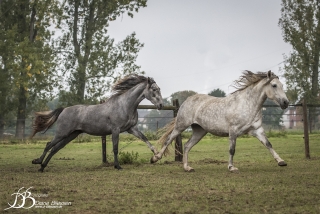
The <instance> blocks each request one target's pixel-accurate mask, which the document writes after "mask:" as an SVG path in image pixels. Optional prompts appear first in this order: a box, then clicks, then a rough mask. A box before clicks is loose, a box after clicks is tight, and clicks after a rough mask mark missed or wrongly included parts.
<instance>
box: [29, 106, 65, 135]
mask: <svg viewBox="0 0 320 214" xmlns="http://www.w3.org/2000/svg"><path fill="white" fill-rule="evenodd" d="M63 110H64V108H57V109H56V110H53V111H43V112H36V113H35V115H36V117H35V119H34V121H33V124H32V128H33V133H32V135H31V137H30V138H32V137H33V136H34V135H35V134H36V133H38V132H41V131H44V132H43V133H45V132H46V131H47V130H48V129H49V128H50V127H51V126H52V125H53V124H54V123H55V122H56V120H57V119H58V117H59V115H60V114H61V112H62V111H63Z"/></svg>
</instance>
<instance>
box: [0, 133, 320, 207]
mask: <svg viewBox="0 0 320 214" xmlns="http://www.w3.org/2000/svg"><path fill="white" fill-rule="evenodd" d="M302 137H303V135H302V134H295V135H291V134H286V135H285V136H282V137H277V138H275V137H270V138H269V140H270V142H271V143H272V145H273V147H274V149H275V150H276V151H277V153H278V154H279V155H280V156H281V157H282V158H283V159H284V160H285V161H286V162H287V163H288V166H287V167H279V166H277V164H276V162H275V161H274V160H273V158H272V156H271V154H270V153H269V152H268V150H267V149H265V148H264V147H263V146H262V144H261V143H260V142H259V141H258V140H257V139H255V138H252V137H243V138H239V139H238V140H237V148H236V155H235V158H234V161H235V166H236V167H238V168H239V171H240V172H239V173H237V174H236V173H230V172H229V171H228V169H227V160H228V147H229V145H228V144H229V143H228V139H227V138H214V137H210V136H207V137H205V138H204V139H203V140H202V141H200V142H199V143H198V144H197V145H196V146H194V148H193V149H192V150H191V152H190V153H189V162H190V165H191V166H192V167H193V168H194V169H195V172H194V173H186V172H184V170H183V168H182V164H181V163H176V162H173V159H174V157H173V152H171V153H172V154H171V155H170V156H168V157H165V158H163V159H162V160H160V161H159V162H158V163H156V164H153V165H151V164H149V163H146V162H149V159H150V157H151V156H152V154H151V152H150V151H149V149H148V148H147V146H146V145H145V143H143V142H140V141H132V139H127V138H122V142H121V144H120V146H119V148H123V149H122V150H121V152H123V153H125V154H136V153H138V154H139V155H138V157H137V159H136V161H135V163H134V164H126V165H122V167H123V168H124V169H123V170H121V171H118V170H115V169H114V168H113V167H112V166H109V167H106V166H103V165H101V160H102V157H101V142H100V141H99V140H100V139H99V138H90V139H87V140H88V141H90V142H88V143H87V142H84V141H83V140H78V141H77V140H75V141H74V142H72V143H70V144H68V145H67V146H66V147H65V148H64V149H62V150H61V151H59V153H57V154H56V155H55V156H53V158H52V159H51V161H50V162H49V165H48V167H47V168H46V169H45V172H44V173H39V172H38V171H37V170H38V168H39V165H32V164H31V160H32V159H34V158H37V157H39V156H40V155H41V154H42V151H43V148H44V147H45V141H27V142H25V143H23V144H22V143H19V142H16V143H15V144H13V143H8V142H6V143H2V144H0V174H1V182H0V213H1V212H2V211H3V210H4V209H5V208H7V207H8V204H7V203H11V204H12V203H13V200H14V196H12V195H11V194H13V193H14V192H16V191H17V190H18V189H19V188H21V187H26V188H29V187H33V188H32V189H30V191H31V192H32V193H33V194H46V195H47V197H41V198H36V199H37V200H38V201H44V202H47V201H49V202H50V203H51V201H60V202H71V203H72V206H64V207H62V208H60V209H49V208H44V209H40V208H31V209H29V210H23V209H10V210H7V211H3V212H4V213H320V203H319V201H320V191H319V189H320V182H319V174H320V173H319V169H320V167H319V166H320V146H319V143H320V134H313V135H310V154H311V159H305V157H304V144H303V138H302ZM107 142H108V143H107V153H108V156H110V158H111V159H112V155H111V151H112V149H111V143H110V139H108V140H107ZM184 142H185V140H184ZM152 144H155V142H154V141H152ZM111 159H109V160H111Z"/></svg>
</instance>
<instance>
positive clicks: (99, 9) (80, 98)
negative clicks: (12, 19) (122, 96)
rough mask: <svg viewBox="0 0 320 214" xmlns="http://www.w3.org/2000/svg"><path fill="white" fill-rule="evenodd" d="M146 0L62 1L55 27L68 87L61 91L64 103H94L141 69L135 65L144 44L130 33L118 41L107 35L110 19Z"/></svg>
mask: <svg viewBox="0 0 320 214" xmlns="http://www.w3.org/2000/svg"><path fill="white" fill-rule="evenodd" d="M146 1H147V0H108V1H105V0H91V1H85V0H64V1H63V8H64V11H63V14H62V15H61V17H60V21H59V24H58V25H57V27H59V28H60V29H62V36H61V37H60V39H59V47H60V49H61V51H60V52H59V54H60V60H61V63H60V64H61V65H62V66H61V68H60V69H61V70H62V71H63V76H65V77H66V81H67V85H68V88H64V90H65V93H62V94H60V97H61V101H62V103H64V105H74V104H80V103H95V102H97V98H99V97H101V96H103V95H104V94H105V93H106V92H107V91H108V90H109V89H110V86H111V84H112V83H114V82H115V81H116V80H117V79H118V78H120V77H121V76H123V75H127V74H131V73H143V72H140V70H139V69H140V67H139V66H137V65H136V64H135V61H136V58H137V53H138V52H139V50H140V49H141V48H142V47H143V44H142V43H140V42H139V41H138V39H136V34H135V33H132V34H131V35H129V36H127V37H126V38H125V39H124V40H123V41H122V42H120V43H119V44H114V40H113V39H111V38H110V37H109V36H108V35H107V32H108V25H109V21H112V20H115V19H116V18H117V17H119V16H120V15H122V14H124V13H125V12H127V14H128V15H129V16H130V17H133V11H135V12H138V10H139V8H140V7H145V6H146Z"/></svg>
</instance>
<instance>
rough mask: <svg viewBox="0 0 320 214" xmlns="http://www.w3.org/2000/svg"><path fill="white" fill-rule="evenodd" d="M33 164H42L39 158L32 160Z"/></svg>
mask: <svg viewBox="0 0 320 214" xmlns="http://www.w3.org/2000/svg"><path fill="white" fill-rule="evenodd" d="M32 164H41V162H40V160H39V158H37V159H34V160H32Z"/></svg>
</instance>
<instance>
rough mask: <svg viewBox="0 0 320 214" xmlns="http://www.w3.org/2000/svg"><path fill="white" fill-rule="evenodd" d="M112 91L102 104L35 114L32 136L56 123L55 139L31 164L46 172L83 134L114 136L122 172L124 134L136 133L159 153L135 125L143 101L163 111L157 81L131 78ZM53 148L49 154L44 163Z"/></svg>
mask: <svg viewBox="0 0 320 214" xmlns="http://www.w3.org/2000/svg"><path fill="white" fill-rule="evenodd" d="M113 92H114V94H113V95H112V96H111V97H110V98H109V99H108V100H107V101H106V102H105V103H102V104H98V105H88V106H85V105H75V106H71V107H67V108H58V109H56V110H54V111H47V112H37V113H36V118H35V121H34V124H33V130H34V131H33V134H32V137H33V136H34V135H35V134H36V133H37V132H40V131H46V130H47V129H48V128H50V126H51V125H52V124H53V123H55V122H56V121H57V126H56V134H55V136H54V138H53V140H52V141H51V142H48V143H47V146H46V148H45V149H44V152H43V154H42V155H41V157H40V158H37V159H34V160H33V161H32V163H33V164H41V168H40V169H39V171H41V172H43V170H44V168H45V167H46V166H47V164H48V162H49V161H50V159H51V158H52V156H53V155H54V154H56V153H57V152H58V151H59V150H60V149H62V148H63V147H64V146H65V145H66V144H67V143H69V142H70V141H71V140H73V139H75V138H76V137H77V136H78V135H79V134H81V133H87V134H90V135H96V136H104V135H110V134H111V135H112V143H113V152H114V167H115V168H116V169H121V167H120V165H119V162H118V143H119V134H120V133H121V132H125V131H127V132H128V133H130V134H133V135H134V136H136V137H138V138H139V139H141V140H143V141H144V142H145V143H146V144H147V145H148V147H149V148H150V149H151V151H152V152H153V153H154V154H157V153H158V152H157V151H156V149H155V148H154V147H153V146H152V145H151V144H150V142H149V141H148V139H147V138H146V137H145V136H144V135H143V134H142V133H141V132H140V131H139V130H138V128H137V126H136V124H137V121H138V112H137V108H138V105H139V103H140V102H141V101H142V100H143V99H145V98H146V99H148V100H150V101H151V102H152V103H153V104H154V105H155V106H156V107H157V108H158V109H161V108H162V96H161V93H160V88H159V87H158V86H157V84H156V82H155V81H154V80H153V79H152V78H149V77H144V76H138V75H129V76H127V77H125V78H123V79H121V80H120V81H119V82H117V83H116V84H115V85H114V86H113ZM50 149H51V151H50V153H49V155H48V156H47V158H46V159H45V161H44V162H43V159H44V158H45V156H46V154H47V152H48V151H49V150H50Z"/></svg>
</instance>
